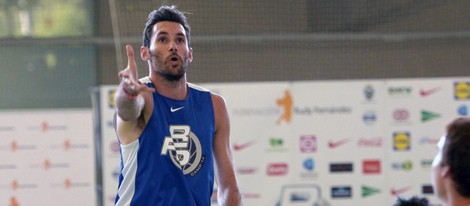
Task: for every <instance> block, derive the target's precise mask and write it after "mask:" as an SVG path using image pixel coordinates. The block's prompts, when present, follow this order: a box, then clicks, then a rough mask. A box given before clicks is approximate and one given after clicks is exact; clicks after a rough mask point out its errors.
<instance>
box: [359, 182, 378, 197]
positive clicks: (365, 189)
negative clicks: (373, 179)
mask: <svg viewBox="0 0 470 206" xmlns="http://www.w3.org/2000/svg"><path fill="white" fill-rule="evenodd" d="M361 191H362V197H369V196H371V195H375V194H378V193H380V190H379V189H377V188H373V187H369V186H366V185H362V186H361Z"/></svg>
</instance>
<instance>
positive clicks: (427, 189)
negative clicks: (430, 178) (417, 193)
mask: <svg viewBox="0 0 470 206" xmlns="http://www.w3.org/2000/svg"><path fill="white" fill-rule="evenodd" d="M421 192H422V193H423V194H434V190H433V188H432V185H423V186H421Z"/></svg>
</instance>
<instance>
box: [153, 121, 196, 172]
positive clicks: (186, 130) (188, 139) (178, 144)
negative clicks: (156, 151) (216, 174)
mask: <svg viewBox="0 0 470 206" xmlns="http://www.w3.org/2000/svg"><path fill="white" fill-rule="evenodd" d="M168 153H170V155H171V160H172V161H173V163H174V164H175V165H176V166H177V167H179V168H181V170H183V173H184V174H189V173H191V174H192V175H194V174H195V173H197V171H198V170H199V169H200V167H201V163H202V162H203V161H204V157H202V151H201V143H200V142H199V139H198V138H197V136H196V135H195V134H194V133H192V132H191V127H190V126H188V125H170V137H165V139H164V142H163V145H162V150H161V155H167V154H168Z"/></svg>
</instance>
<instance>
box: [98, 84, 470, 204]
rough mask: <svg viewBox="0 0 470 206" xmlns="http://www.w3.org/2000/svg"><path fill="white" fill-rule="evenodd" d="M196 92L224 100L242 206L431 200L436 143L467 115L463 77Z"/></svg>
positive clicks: (107, 96)
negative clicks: (402, 198)
mask: <svg viewBox="0 0 470 206" xmlns="http://www.w3.org/2000/svg"><path fill="white" fill-rule="evenodd" d="M202 86H204V87H206V88H207V89H210V90H211V91H213V92H215V93H219V94H221V95H222V96H223V97H225V99H226V102H227V105H228V109H229V115H230V120H231V144H232V150H233V154H234V159H235V166H236V172H237V177H238V180H239V183H240V187H241V190H242V193H243V197H244V202H245V205H247V206H301V205H302V206H303V205H313V204H314V203H322V204H323V205H325V204H324V203H325V202H326V203H327V205H332V206H346V205H347V206H349V205H364V206H376V205H392V204H393V202H395V200H396V198H397V195H404V196H412V195H418V196H423V197H426V198H428V199H429V200H430V201H431V202H432V203H438V202H439V201H438V200H437V198H436V197H435V196H434V195H433V191H432V187H431V182H430V181H431V178H430V172H431V170H430V166H431V162H432V159H433V158H434V155H435V152H436V149H435V144H436V143H437V140H438V138H439V137H440V136H441V135H442V134H443V132H444V128H445V126H446V124H447V123H448V122H450V121H451V120H452V119H453V118H456V117H458V116H468V115H469V114H468V111H467V110H468V106H469V99H470V79H469V78H434V79H387V80H355V81H310V82H309V81H300V82H262V83H260V82H258V83H219V84H203V85H202ZM114 88H115V86H105V87H102V88H101V100H102V103H101V107H102V108H104V110H107V111H102V128H103V131H102V134H103V154H104V157H105V159H104V160H103V161H104V162H103V165H104V168H103V171H104V173H103V178H104V181H105V183H106V185H104V190H105V191H104V192H105V198H106V204H105V205H112V203H113V200H114V196H115V193H116V188H117V174H118V171H119V149H118V145H117V140H116V136H115V133H114V130H113V128H112V123H111V122H112V117H113V114H114V108H113V106H112V105H113V103H112V95H113V90H114ZM213 205H216V203H215V202H214V203H213Z"/></svg>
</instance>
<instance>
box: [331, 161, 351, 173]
mask: <svg viewBox="0 0 470 206" xmlns="http://www.w3.org/2000/svg"><path fill="white" fill-rule="evenodd" d="M353 169H354V168H353V164H352V163H330V172H331V173H337V172H345V173H346V172H353Z"/></svg>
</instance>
